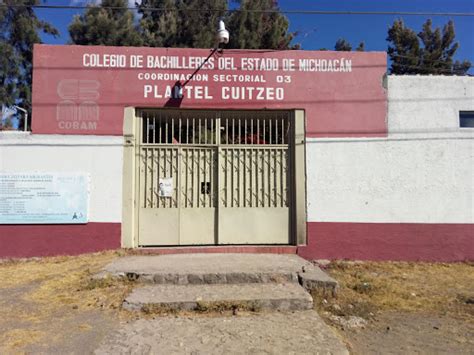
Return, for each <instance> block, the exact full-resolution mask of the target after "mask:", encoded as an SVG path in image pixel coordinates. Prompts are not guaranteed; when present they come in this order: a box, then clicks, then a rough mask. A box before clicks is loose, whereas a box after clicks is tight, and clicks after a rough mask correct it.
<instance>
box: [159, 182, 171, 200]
mask: <svg viewBox="0 0 474 355" xmlns="http://www.w3.org/2000/svg"><path fill="white" fill-rule="evenodd" d="M159 184H160V197H172V196H173V178H163V179H160V182H159Z"/></svg>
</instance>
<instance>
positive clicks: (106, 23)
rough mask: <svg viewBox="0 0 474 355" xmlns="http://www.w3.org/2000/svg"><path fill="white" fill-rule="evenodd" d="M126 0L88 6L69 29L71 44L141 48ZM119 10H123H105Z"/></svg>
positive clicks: (114, 0) (140, 41)
mask: <svg viewBox="0 0 474 355" xmlns="http://www.w3.org/2000/svg"><path fill="white" fill-rule="evenodd" d="M127 4H128V3H127V1H126V0H102V2H101V4H100V5H98V6H89V8H88V9H87V10H86V11H85V13H84V14H82V15H76V16H74V19H73V20H72V22H71V24H70V25H69V34H70V36H71V42H72V43H74V44H82V45H104V46H140V45H142V44H143V41H142V37H141V36H140V33H139V31H138V29H137V26H136V25H135V24H134V16H133V13H132V12H131V11H130V10H128V9H127V8H126V7H127ZM107 7H122V9H107Z"/></svg>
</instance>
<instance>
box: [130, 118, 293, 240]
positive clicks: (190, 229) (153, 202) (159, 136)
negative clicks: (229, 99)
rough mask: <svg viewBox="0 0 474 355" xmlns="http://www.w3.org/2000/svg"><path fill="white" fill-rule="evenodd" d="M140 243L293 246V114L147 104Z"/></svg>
mask: <svg viewBox="0 0 474 355" xmlns="http://www.w3.org/2000/svg"><path fill="white" fill-rule="evenodd" d="M139 119H140V121H141V130H140V131H141V135H140V145H139V164H138V167H139V169H140V174H139V191H138V196H139V201H138V205H139V213H138V221H139V225H138V240H139V245H141V246H152V245H197V244H200V245H214V244H288V243H289V235H290V233H289V231H290V211H289V205H290V201H291V198H290V191H291V189H290V187H289V186H290V181H291V179H290V170H291V169H290V166H291V165H290V161H289V158H290V151H289V142H290V141H291V139H290V137H291V126H290V120H289V113H288V112H283V111H263V112H262V111H218V112H217V111H195V110H160V111H152V110H143V111H141V112H140V114H139Z"/></svg>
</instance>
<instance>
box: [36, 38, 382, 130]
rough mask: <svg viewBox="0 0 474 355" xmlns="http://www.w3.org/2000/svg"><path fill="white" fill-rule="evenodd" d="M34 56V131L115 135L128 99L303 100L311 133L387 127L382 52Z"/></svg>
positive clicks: (171, 102) (248, 105)
mask: <svg viewBox="0 0 474 355" xmlns="http://www.w3.org/2000/svg"><path fill="white" fill-rule="evenodd" d="M33 59H34V60H33V121H32V124H33V126H32V128H33V132H34V133H60V134H110V135H121V134H122V128H123V113H124V108H125V107H127V106H132V107H156V108H163V107H181V108H196V109H239V110H242V109H252V110H255V109H303V110H305V111H306V134H307V136H310V137H318V136H324V137H331V136H338V137H340V136H383V135H385V134H386V131H387V128H386V119H385V115H386V104H387V98H386V92H385V89H384V87H383V77H384V74H385V73H386V53H385V52H333V51H299V50H298V51H296V50H295V51H271V50H237V49H235V50H228V49H224V50H223V51H222V52H221V51H219V52H216V53H214V54H213V53H212V52H211V51H210V50H209V49H190V48H143V47H140V48H139V47H103V46H51V45H35V48H34V57H33ZM59 59H60V60H59Z"/></svg>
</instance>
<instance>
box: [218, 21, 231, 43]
mask: <svg viewBox="0 0 474 355" xmlns="http://www.w3.org/2000/svg"><path fill="white" fill-rule="evenodd" d="M216 39H217V43H218V45H219V44H220V43H224V44H226V43H229V31H227V30H226V29H225V24H224V21H222V20H219V28H218V29H217V36H216Z"/></svg>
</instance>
